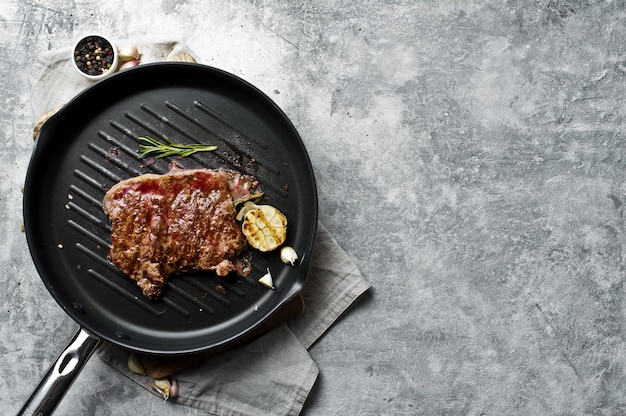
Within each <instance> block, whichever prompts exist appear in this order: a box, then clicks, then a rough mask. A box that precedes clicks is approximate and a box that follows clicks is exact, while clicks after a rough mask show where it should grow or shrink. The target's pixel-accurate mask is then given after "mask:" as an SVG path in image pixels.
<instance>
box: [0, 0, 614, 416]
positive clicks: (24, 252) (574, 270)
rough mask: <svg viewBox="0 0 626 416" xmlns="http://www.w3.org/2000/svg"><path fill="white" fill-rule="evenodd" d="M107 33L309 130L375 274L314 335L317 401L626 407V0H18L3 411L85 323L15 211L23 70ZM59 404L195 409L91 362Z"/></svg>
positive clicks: (20, 173) (85, 411)
mask: <svg viewBox="0 0 626 416" xmlns="http://www.w3.org/2000/svg"><path fill="white" fill-rule="evenodd" d="M91 31H96V32H100V33H104V34H108V35H110V36H111V37H113V38H120V39H125V38H134V37H142V38H146V37H147V38H155V39H156V38H159V39H160V38H176V39H180V40H182V41H184V42H186V43H187V44H188V45H189V46H190V47H191V48H192V49H193V51H194V52H195V53H196V54H197V55H198V56H199V57H200V58H201V62H202V63H205V64H208V65H212V66H215V67H218V68H221V69H224V70H227V71H230V72H232V73H234V74H237V75H239V76H241V77H243V78H245V79H246V80H248V81H250V82H251V83H253V84H255V85H256V86H258V87H259V88H260V89H261V90H263V91H264V92H266V93H267V94H268V95H270V96H271V97H272V99H274V100H275V101H276V102H277V103H278V105H280V106H281V107H282V109H283V110H284V111H285V112H286V113H287V115H288V116H289V117H290V118H291V119H292V121H293V122H294V124H295V126H296V127H297V129H298V130H299V132H300V134H301V136H302V138H303V140H304V142H305V144H306V146H307V148H308V150H309V152H310V156H311V159H312V162H313V165H314V168H315V171H316V175H317V180H318V189H319V196H320V220H321V222H322V223H323V224H324V225H325V226H326V227H327V228H328V229H329V230H330V232H331V233H333V235H334V236H335V238H336V239H337V241H338V242H339V243H340V244H341V246H342V247H343V248H344V249H345V250H346V252H347V253H348V254H349V255H350V256H351V257H352V259H353V260H354V261H355V262H356V264H357V265H358V267H359V268H360V270H361V271H362V273H363V274H364V276H365V277H366V278H367V279H368V280H369V281H370V282H371V283H372V284H373V289H372V290H371V291H370V293H368V294H367V295H366V297H365V298H363V299H362V301H361V302H360V303H359V304H358V305H357V306H356V307H355V308H354V309H353V310H351V311H350V312H349V313H348V314H347V315H345V317H344V318H343V319H342V320H341V321H339V322H338V323H337V324H336V326H335V327H334V328H333V329H332V330H331V331H330V332H329V333H328V334H327V335H326V336H325V337H324V338H322V340H321V341H319V342H318V343H317V344H316V345H315V346H314V347H313V348H312V349H311V351H310V352H311V355H312V357H313V359H314V360H315V362H316V363H317V364H318V365H319V367H320V377H319V379H318V382H317V385H316V388H315V390H314V391H313V393H312V395H311V396H310V398H309V401H308V403H307V405H306V407H305V412H304V413H305V414H307V415H333V414H336V415H619V414H625V413H626V371H625V367H624V359H625V357H626V340H625V337H626V329H625V328H624V325H623V322H624V320H625V318H626V317H625V314H626V306H625V303H624V299H625V296H626V293H625V292H626V288H625V287H624V278H625V270H624V268H625V265H626V259H625V258H624V255H625V250H626V248H625V247H624V243H625V242H626V234H625V233H626V230H625V219H624V210H625V207H624V201H625V200H626V186H625V179H626V172H625V170H624V165H625V164H626V160H625V157H626V140H625V137H624V132H625V127H624V122H625V118H626V106H625V105H624V102H623V100H624V96H625V92H626V4H625V3H624V2H622V1H617V0H614V1H599V0H586V1H582V0H577V1H574V0H572V1H567V0H534V1H522V0H509V1H501V0H498V1H495V0H493V1H488V0H483V1H478V0H477V1H469V0H467V1H461V0H458V1H453V0H439V1H437V0H426V1H421V2H417V1H401V0H398V1H386V2H383V1H369V0H364V1H359V2H354V1H349V0H320V1H314V2H312V1H304V0H295V1H292V0H282V1H267V0H266V1H256V0H250V1H243V0H229V1H225V0H182V1H173V0H162V1H160V2H148V1H141V0H140V1H135V0H108V1H93V0H80V1H79V0H75V1H67V0H43V1H37V2H34V1H28V0H17V1H16V0H4V1H3V2H2V3H1V4H0V54H1V57H2V59H1V60H0V82H1V83H2V89H1V90H0V141H1V143H2V151H1V152H0V162H1V163H0V233H1V236H2V238H1V239H0V269H1V270H2V271H3V272H2V273H0V302H1V305H2V307H1V308H0V320H1V322H2V324H1V327H0V391H1V392H2V393H1V394H0V403H1V406H0V407H1V408H2V409H3V413H4V414H13V413H15V412H16V411H17V410H18V409H19V408H20V407H21V405H22V403H23V401H24V400H25V398H26V397H27V396H28V394H29V393H30V391H31V390H32V388H33V387H34V386H35V385H36V383H37V382H38V380H39V378H40V377H41V375H42V374H43V372H44V371H45V370H46V369H47V367H48V366H49V365H50V363H51V362H52V360H53V359H54V358H55V357H56V355H57V354H58V353H59V352H60V350H61V349H62V347H63V346H64V345H65V343H66V342H67V341H68V340H69V337H70V336H71V334H72V333H73V332H74V331H75V329H76V326H75V324H74V323H73V322H72V321H71V320H70V319H69V318H68V317H66V315H65V314H64V312H63V311H62V310H61V309H60V308H59V307H58V306H57V304H56V303H54V301H53V300H52V299H51V297H50V296H49V294H48V293H47V291H46V289H45V288H44V287H43V285H42V284H41V282H40V280H39V278H38V277H37V275H36V272H35V270H34V267H33V265H32V261H31V259H30V255H29V253H28V249H27V246H26V242H25V238H24V234H23V232H22V230H21V224H22V214H21V204H22V194H21V187H22V184H23V179H24V176H25V172H26V168H27V163H28V159H29V155H30V150H31V148H32V145H33V141H32V127H33V125H34V122H35V120H36V119H37V117H38V116H39V114H36V113H35V112H34V111H33V110H32V106H31V103H30V101H29V85H28V75H29V70H30V68H31V63H32V62H33V60H34V59H35V58H36V57H37V55H38V54H39V53H41V52H43V51H46V50H49V49H54V48H59V47H66V46H69V44H70V43H71V42H72V41H73V40H76V39H77V37H78V36H80V35H81V34H83V33H86V32H91ZM259 394H263V392H259ZM5 412H7V413H5ZM58 414H62V415H111V414H134V415H137V416H139V415H156V414H172V415H196V414H199V413H198V412H197V411H194V410H191V409H186V408H182V407H180V406H172V405H169V404H164V403H161V402H159V401H158V400H154V397H153V396H151V395H149V394H148V393H147V392H145V390H143V389H141V388H140V387H138V386H136V385H134V384H133V383H132V382H130V381H129V380H128V379H126V378H124V377H123V376H121V375H119V374H117V373H116V372H114V371H112V370H111V368H109V367H108V366H106V365H105V364H103V363H102V362H101V361H99V360H98V359H92V360H91V361H90V362H89V363H88V364H87V367H86V369H85V370H84V371H83V373H81V375H80V376H79V379H78V381H77V382H76V384H75V385H74V387H73V388H72V389H71V390H70V392H69V393H68V395H67V396H66V399H65V400H64V402H63V403H62V404H61V407H60V408H59V410H58Z"/></svg>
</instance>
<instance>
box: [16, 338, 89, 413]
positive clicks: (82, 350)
mask: <svg viewBox="0 0 626 416" xmlns="http://www.w3.org/2000/svg"><path fill="white" fill-rule="evenodd" d="M98 345H100V339H98V338H96V337H94V336H92V335H91V334H89V333H88V332H87V331H85V330H84V329H82V328H80V329H79V330H78V332H76V334H75V335H74V338H72V340H71V341H70V343H69V344H68V345H67V347H65V350H64V351H63V352H62V353H61V355H59V357H58V358H57V360H56V361H55V363H54V364H53V365H52V367H50V369H49V370H48V372H47V373H46V375H45V376H44V378H43V380H41V382H40V383H39V386H37V388H36V389H35V391H34V392H33V393H32V394H31V395H30V398H29V399H28V401H27V402H26V404H25V405H24V407H22V410H20V412H19V413H18V416H45V415H51V414H52V413H53V412H54V409H55V408H56V407H57V405H58V404H59V403H60V402H61V399H63V396H65V393H66V392H67V390H69V388H70V386H71V385H72V383H73V382H74V380H75V379H76V376H78V373H80V370H82V368H83V366H84V365H85V363H86V362H87V360H88V359H89V357H90V356H91V354H92V353H93V352H94V351H95V350H96V348H97V347H98Z"/></svg>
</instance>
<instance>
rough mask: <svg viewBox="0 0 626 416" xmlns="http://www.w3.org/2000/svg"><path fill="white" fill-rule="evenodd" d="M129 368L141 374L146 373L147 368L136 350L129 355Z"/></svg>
mask: <svg viewBox="0 0 626 416" xmlns="http://www.w3.org/2000/svg"><path fill="white" fill-rule="evenodd" d="M128 369H129V370H130V371H132V372H133V373H135V374H139V375H140V376H144V375H146V370H145V369H144V368H143V365H142V364H141V359H140V358H139V354H137V353H136V352H134V351H133V352H131V353H130V355H129V356H128Z"/></svg>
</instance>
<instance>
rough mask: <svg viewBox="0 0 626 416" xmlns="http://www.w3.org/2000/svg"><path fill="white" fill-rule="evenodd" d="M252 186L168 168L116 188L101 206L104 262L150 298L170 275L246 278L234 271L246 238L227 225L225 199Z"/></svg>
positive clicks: (229, 208)
mask: <svg viewBox="0 0 626 416" xmlns="http://www.w3.org/2000/svg"><path fill="white" fill-rule="evenodd" d="M257 186H258V183H257V182H256V181H255V180H254V179H253V178H250V177H248V176H244V175H242V174H239V173H235V172H231V171H223V170H220V171H213V170H209V169H194V170H180V169H178V168H176V167H173V169H172V170H170V172H168V173H166V174H164V175H156V174H145V175H141V176H137V177H134V178H130V179H126V180H124V181H121V182H119V183H117V184H116V185H114V186H113V187H112V188H111V189H110V190H109V191H108V192H107V193H106V195H105V196H104V199H103V201H102V205H103V209H104V212H105V213H106V214H107V215H108V217H109V219H110V220H111V225H112V228H111V250H110V253H109V254H110V259H111V261H112V262H113V263H114V264H115V265H116V266H117V268H118V269H120V270H121V271H122V272H123V273H125V274H126V275H128V276H129V277H131V278H132V279H133V280H135V281H137V285H138V286H139V287H140V288H141V290H142V291H143V293H144V295H145V296H146V297H148V298H150V299H156V298H158V297H159V296H160V295H161V294H162V292H163V288H164V285H165V281H166V279H167V277H168V276H170V275H171V274H174V273H179V272H185V271H191V270H214V271H215V272H216V273H217V274H218V275H220V276H225V275H227V274H229V273H230V272H232V271H238V272H239V274H242V275H246V274H247V273H249V270H250V268H249V267H243V268H241V267H238V266H241V265H240V263H238V259H237V256H238V254H240V253H241V252H242V250H243V249H244V248H245V247H246V240H245V237H244V236H243V234H242V232H241V229H240V227H239V225H238V224H237V223H236V222H235V218H234V214H235V212H234V206H233V195H234V197H235V198H236V199H239V198H245V197H246V196H249V195H250V193H251V192H255V191H256V188H257ZM248 266H249V265H248Z"/></svg>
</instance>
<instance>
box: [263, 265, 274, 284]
mask: <svg viewBox="0 0 626 416" xmlns="http://www.w3.org/2000/svg"><path fill="white" fill-rule="evenodd" d="M259 283H261V284H262V285H263V286H265V287H267V288H269V289H272V290H274V280H273V279H272V274H271V273H270V268H269V267H268V268H267V273H266V274H264V275H263V276H262V277H261V278H260V279H259Z"/></svg>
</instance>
